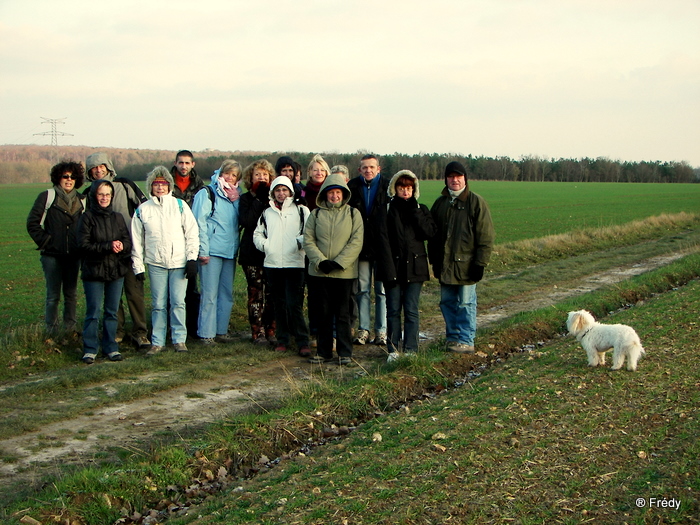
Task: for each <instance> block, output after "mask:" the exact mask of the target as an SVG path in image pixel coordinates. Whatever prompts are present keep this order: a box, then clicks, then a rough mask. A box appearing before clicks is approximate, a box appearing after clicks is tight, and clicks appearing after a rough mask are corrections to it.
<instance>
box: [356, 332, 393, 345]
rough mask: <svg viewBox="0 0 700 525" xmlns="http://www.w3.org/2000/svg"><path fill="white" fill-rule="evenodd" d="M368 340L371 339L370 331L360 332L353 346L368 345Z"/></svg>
mask: <svg viewBox="0 0 700 525" xmlns="http://www.w3.org/2000/svg"><path fill="white" fill-rule="evenodd" d="M367 339H369V331H368V330H358V331H357V337H356V338H355V340H354V341H353V344H356V345H364V344H367ZM385 342H386V340H385Z"/></svg>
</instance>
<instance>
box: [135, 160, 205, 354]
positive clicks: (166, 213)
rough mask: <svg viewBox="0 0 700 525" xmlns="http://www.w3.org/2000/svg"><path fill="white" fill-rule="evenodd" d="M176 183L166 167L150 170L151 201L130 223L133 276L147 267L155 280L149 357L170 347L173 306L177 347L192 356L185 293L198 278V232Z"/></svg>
mask: <svg viewBox="0 0 700 525" xmlns="http://www.w3.org/2000/svg"><path fill="white" fill-rule="evenodd" d="M173 185H174V182H173V177H172V175H170V172H169V171H168V169H167V168H166V167H164V166H158V167H156V168H155V169H154V170H153V171H151V172H150V173H149V174H148V177H147V178H146V186H147V188H148V192H149V194H150V197H151V198H150V199H149V200H147V201H146V202H144V203H143V204H141V206H139V207H138V208H137V209H136V213H134V217H133V219H132V221H131V238H132V242H133V251H132V254H131V259H132V263H133V266H134V274H135V275H136V278H137V279H140V280H143V279H144V272H145V270H146V267H148V276H149V278H150V280H151V303H152V304H151V309H152V313H151V319H152V322H153V337H152V338H151V343H152V345H151V349H150V350H149V351H148V352H147V353H146V355H149V356H151V355H155V354H157V353H159V352H161V351H162V350H163V348H164V347H165V338H166V331H167V327H168V319H167V312H168V303H169V304H170V337H171V339H172V343H173V348H174V350H175V351H176V352H187V346H186V345H185V341H186V340H187V327H186V325H185V291H186V290H187V279H194V278H196V276H197V252H198V251H199V228H198V227H197V221H196V220H195V218H194V215H193V214H192V211H191V210H190V207H189V206H188V205H187V203H185V202H184V201H182V200H180V199H178V198H176V197H174V196H173V194H172V190H173Z"/></svg>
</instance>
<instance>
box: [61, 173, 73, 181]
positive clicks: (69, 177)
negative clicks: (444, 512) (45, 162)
mask: <svg viewBox="0 0 700 525" xmlns="http://www.w3.org/2000/svg"><path fill="white" fill-rule="evenodd" d="M61 178H62V179H66V180H75V177H73V175H71V174H70V173H66V174H65V175H61Z"/></svg>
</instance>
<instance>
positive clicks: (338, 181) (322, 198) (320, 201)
mask: <svg viewBox="0 0 700 525" xmlns="http://www.w3.org/2000/svg"><path fill="white" fill-rule="evenodd" d="M331 187H338V188H340V189H341V191H342V192H343V201H342V204H347V203H348V201H349V200H350V189H349V188H348V184H347V183H346V182H345V177H344V176H343V175H342V174H341V173H331V174H330V175H328V177H326V180H325V181H323V184H322V185H321V189H320V190H319V191H318V195H317V196H316V205H317V206H319V207H324V208H327V207H328V202H327V201H326V192H327V191H328V189H329V188H331Z"/></svg>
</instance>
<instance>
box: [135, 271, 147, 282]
mask: <svg viewBox="0 0 700 525" xmlns="http://www.w3.org/2000/svg"><path fill="white" fill-rule="evenodd" d="M134 277H136V280H137V281H138V282H140V283H142V282H144V281H145V280H146V274H145V273H143V272H141V273H137V274H136V275H135V276H134Z"/></svg>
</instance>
